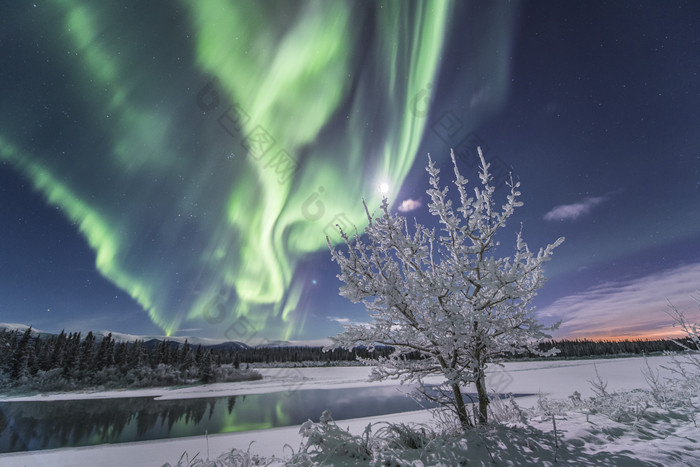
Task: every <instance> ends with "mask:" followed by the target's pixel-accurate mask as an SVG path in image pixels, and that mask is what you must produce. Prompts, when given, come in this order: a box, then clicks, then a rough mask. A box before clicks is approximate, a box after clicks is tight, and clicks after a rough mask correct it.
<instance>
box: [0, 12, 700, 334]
mask: <svg viewBox="0 0 700 467" xmlns="http://www.w3.org/2000/svg"><path fill="white" fill-rule="evenodd" d="M581 5H582V4H572V6H570V7H569V9H567V8H565V7H563V6H557V5H556V4H555V3H551V2H544V3H542V4H540V5H538V6H534V5H533V4H532V3H529V2H524V3H511V2H492V3H485V2H455V3H451V2H446V1H428V2H418V1H386V2H370V1H366V2H357V1H339V0H331V1H320V0H319V1H281V0H279V1H278V0H274V1H271V0H265V1H243V0H235V1H213V0H212V1H201V2H165V1H159V2H149V3H148V4H147V5H146V4H142V3H139V2H111V1H110V2H99V3H96V2H88V1H81V0H60V1H52V2H48V1H47V2H41V1H36V2H29V3H27V2H23V3H21V4H20V3H17V4H15V5H13V6H11V7H6V9H7V14H4V15H3V19H2V20H0V24H1V25H2V36H0V37H1V40H2V42H1V46H2V51H3V52H2V53H3V57H4V59H3V60H4V65H3V71H2V72H0V73H1V74H0V88H1V89H2V98H1V99H2V101H1V104H2V106H1V107H0V108H1V109H2V110H1V111H0V164H1V165H0V171H1V172H0V176H1V178H0V180H7V181H8V182H7V183H5V185H4V187H2V190H3V191H0V196H2V198H0V203H2V205H3V208H2V209H3V210H2V211H1V212H0V215H1V216H2V217H0V219H2V222H3V227H2V228H1V229H0V235H2V237H0V238H1V239H2V242H1V243H0V245H1V246H0V264H2V263H4V264H5V265H7V266H6V267H5V266H2V270H3V271H2V276H0V278H1V279H2V284H3V285H2V290H1V293H2V296H0V322H23V323H26V324H33V325H34V326H35V327H37V328H41V329H45V330H48V331H56V330H58V331H60V329H61V328H62V327H66V326H67V327H71V326H84V327H94V326H97V328H98V329H106V328H110V329H111V330H114V331H123V332H130V333H140V334H157V333H162V334H166V335H192V334H197V335H201V336H205V337H211V338H215V339H230V340H255V339H257V340H260V339H271V340H274V339H285V340H289V339H320V338H324V337H326V336H327V335H328V334H329V333H334V332H337V331H339V330H340V326H339V324H338V323H343V322H348V321H358V320H360V321H361V320H362V319H363V314H362V313H363V311H362V310H361V309H358V308H357V307H353V306H352V305H350V304H348V303H345V302H343V301H342V299H340V298H338V296H337V291H338V282H337V281H336V280H335V279H334V275H335V274H336V273H337V271H336V270H335V268H334V265H333V264H331V263H330V257H329V254H328V251H327V247H326V235H330V237H331V240H335V237H334V235H335V229H334V224H336V223H339V224H341V225H343V226H345V227H350V226H352V225H355V226H357V228H358V229H362V226H363V219H364V213H363V210H362V207H361V200H362V198H364V199H366V200H367V203H368V205H369V206H377V205H378V203H379V201H380V199H381V193H380V190H379V188H378V187H379V186H380V184H384V185H385V186H387V187H388V189H389V192H388V194H389V196H390V197H391V198H392V201H394V206H395V207H396V208H398V207H399V206H406V207H407V208H406V212H407V213H410V214H409V215H410V216H413V215H415V216H416V217H417V218H418V219H419V220H421V221H423V222H427V221H429V216H427V210H426V208H425V206H422V207H421V196H424V194H425V185H426V183H427V180H426V178H425V175H424V171H423V168H424V166H425V159H426V154H427V153H428V152H430V153H431V154H433V155H434V156H435V155H439V157H441V158H442V159H441V160H442V161H443V162H444V163H445V164H447V161H448V153H449V147H450V146H453V147H456V148H457V147H458V145H459V143H460V141H473V140H478V141H480V142H481V143H480V144H484V145H487V146H488V150H489V151H488V153H487V159H490V160H491V161H492V163H493V164H494V166H496V165H497V164H500V165H501V166H502V167H503V168H506V169H507V170H512V171H513V173H514V174H515V176H516V177H517V178H519V179H520V181H521V182H522V184H523V188H522V191H523V194H524V195H525V203H526V207H525V208H524V209H523V212H522V213H521V215H520V216H517V217H518V222H519V221H522V222H523V225H524V237H525V239H526V240H528V242H529V243H531V244H532V245H533V246H537V247H539V246H540V245H543V244H545V243H546V242H549V241H552V240H553V239H554V238H557V237H558V236H560V235H565V236H566V237H567V244H566V245H565V246H563V247H562V252H561V253H560V257H557V258H555V260H554V261H553V262H552V263H551V267H550V268H549V269H548V275H549V276H550V278H551V281H550V284H548V286H547V287H546V288H545V290H543V293H542V296H541V302H540V308H541V309H542V310H543V315H544V316H548V317H553V318H556V317H563V318H564V319H565V321H566V319H567V317H568V318H570V319H571V322H572V323H580V322H582V323H583V324H577V325H576V328H575V329H574V328H573V327H572V328H570V329H569V330H568V332H569V334H570V335H575V336H578V335H582V333H583V334H586V333H587V334H586V335H590V336H593V337H595V336H598V335H604V334H605V333H606V332H608V334H609V335H623V334H630V333H632V332H634V331H632V330H631V328H630V329H627V330H623V329H622V328H620V330H612V327H614V326H612V325H611V324H604V325H603V324H600V325H596V326H592V325H591V321H586V319H585V317H586V314H587V313H591V315H590V316H598V315H599V313H594V312H592V311H587V308H585V307H584V308H583V309H580V310H578V308H576V307H578V306H579V305H580V303H581V302H586V301H587V300H589V299H591V297H595V300H597V301H595V303H593V302H591V303H593V304H592V305H591V306H594V305H595V306H601V304H602V303H603V302H604V301H605V300H604V299H603V298H601V296H600V294H601V293H602V294H603V295H604V296H605V297H604V298H608V297H609V294H610V293H612V292H611V291H610V290H609V289H607V288H606V287H603V286H602V285H601V284H610V283H616V284H618V283H619V285H620V286H619V287H618V288H616V289H615V293H618V292H619V293H622V292H624V291H628V290H636V289H635V286H634V284H637V283H638V282H635V281H642V282H644V281H651V280H652V279H651V278H652V277H653V274H655V273H657V272H658V273H663V274H665V275H664V278H668V277H669V274H671V273H672V271H682V272H683V277H692V276H693V271H695V269H694V265H696V264H698V262H700V256H699V254H700V251H698V248H697V243H696V242H695V241H696V240H700V227H699V226H698V225H699V224H698V223H697V222H693V221H691V219H697V217H698V214H700V204H699V203H700V201H699V200H700V192H699V191H698V190H699V188H698V183H700V182H699V180H700V175H699V173H698V170H699V168H700V159H699V158H700V139H699V136H698V135H699V134H700V133H698V132H697V123H698V121H700V120H698V118H699V117H700V115H699V114H698V111H697V108H698V107H700V106H696V105H695V104H700V96H699V89H700V88H699V85H698V80H699V77H698V76H697V65H698V64H699V63H700V59H699V58H698V56H697V52H693V51H692V50H693V47H694V50H697V45H698V44H699V42H698V40H699V39H698V38H699V35H698V34H699V33H698V32H697V31H694V30H693V28H692V27H691V23H692V21H691V18H693V17H697V14H698V7H697V6H694V5H693V4H691V3H687V2H680V3H678V7H677V8H676V9H674V8H675V7H667V8H664V7H662V6H660V5H656V4H654V3H650V2H647V3H644V5H645V6H643V7H639V8H638V9H635V8H631V7H630V9H629V11H626V10H625V9H624V8H622V7H613V6H610V5H608V4H606V3H605V2H594V6H592V7H590V9H586V8H584V7H583V6H581ZM681 6H682V7H683V8H684V9H685V10H682V11H681ZM676 10H678V11H676ZM686 10H689V11H686ZM602 13H605V14H602ZM689 13H691V14H689ZM693 15H696V16H693ZM654 17H660V18H661V21H659V22H657V23H654V21H652V19H653V18H654ZM623 19H628V20H629V22H628V23H625V21H623ZM616 21H618V22H617V23H616ZM562 25H568V26H562ZM581 31H588V32H589V33H590V35H589V36H588V37H587V38H583V36H582V35H581ZM545 38H546V39H545ZM553 38H555V39H556V40H553ZM693 41H695V42H693ZM654 44H656V46H657V49H656V50H654ZM689 44H695V45H694V46H692V45H689ZM606 54H607V55H606ZM649 64H651V65H652V66H648V65H649ZM692 69H695V70H696V73H695V75H693V74H691V73H692V72H690V71H689V70H692ZM448 117H449V118H448ZM445 133H448V134H449V135H450V138H452V137H454V139H455V141H453V142H452V141H449V138H445V137H444V136H445ZM476 134H478V136H475V135H476ZM650 135H657V136H656V137H655V138H651V136H650ZM469 138H471V139H469ZM446 139H447V141H446ZM468 178H470V179H475V177H474V176H473V175H472V176H469V177H468ZM445 181H446V180H445ZM423 201H425V198H423ZM557 209H558V210H557ZM56 213H58V215H56ZM552 213H554V214H552ZM572 213H573V214H572ZM18 219H19V220H18ZM515 227H516V226H513V228H515ZM45 228H48V229H49V231H48V232H47V233H45V234H43V233H42V236H34V235H33V234H32V233H31V232H38V231H41V232H43V230H42V229H45ZM42 238H43V240H42ZM63 238H66V239H67V240H66V241H65V242H62V244H60V245H58V244H56V245H55V246H54V247H53V249H52V248H51V246H50V245H52V244H54V241H55V240H56V239H61V240H60V241H62V239H63ZM47 239H48V240H47ZM504 243H507V242H505V241H504ZM62 255H65V256H62ZM555 256H556V255H555ZM53 257H56V258H62V259H60V260H58V259H57V260H56V264H54V263H53V259H52V258H53ZM46 261H51V267H49V268H47V267H46V264H47V263H46ZM615 265H620V266H619V267H617V266H615ZM689 268H690V269H689ZM688 271H691V272H690V273H688ZM671 277H674V276H672V274H671ZM669 280H670V281H671V282H673V280H672V279H669ZM618 281H622V282H618ZM652 282H653V281H652ZM697 282H698V284H697V285H696V286H695V287H696V288H700V281H697ZM675 283H677V282H675ZM683 283H684V284H685V283H686V282H683ZM630 284H632V285H630ZM630 287H631V288H630ZM601 291H603V292H601ZM686 292H687V287H679V288H678V290H677V291H674V293H677V295H675V297H676V298H679V297H680V299H681V300H685V298H683V297H686V296H687V293H686ZM690 292H692V290H690ZM115 296H116V297H121V298H120V299H119V303H115V302H114V300H113V299H112V297H115ZM572 297H579V298H580V299H581V300H580V301H579V302H576V303H577V305H576V307H571V306H570V303H571V302H570V300H571V299H572ZM601 300H602V301H601ZM612 302H613V303H617V302H616V301H615V300H612ZM562 304H567V306H566V307H564V306H563V305H562ZM630 306H632V305H630ZM574 308H576V309H577V310H578V311H577V312H576V313H577V314H576V316H570V313H572V312H571V311H570V310H572V309H574ZM660 314H661V316H659V320H658V321H654V322H652V321H648V322H647V321H644V323H643V325H642V324H635V326H636V328H638V331H639V332H650V330H651V329H652V328H657V327H658V326H659V325H660V323H662V322H663V321H664V316H663V310H660ZM622 315H623V314H621V315H620V316H622ZM625 316H627V315H625ZM145 317H147V318H148V319H145ZM364 319H366V317H365V318H364ZM619 319H623V318H619ZM81 323H82V324H81ZM586 323H588V324H586ZM565 326H566V325H565ZM565 326H564V328H563V329H566V327H565ZM586 326H588V327H586ZM117 328H118V329H117ZM606 329H607V331H606Z"/></svg>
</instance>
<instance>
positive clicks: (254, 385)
mask: <svg viewBox="0 0 700 467" xmlns="http://www.w3.org/2000/svg"><path fill="white" fill-rule="evenodd" d="M648 360H649V364H650V366H651V367H652V368H654V369H660V370H661V374H662V376H663V375H669V373H668V372H667V371H665V370H663V369H662V368H661V366H662V365H668V364H669V363H670V358H669V357H665V356H658V357H649V359H648ZM594 365H595V367H597V369H598V373H599V374H600V376H601V377H602V379H604V380H607V381H608V387H607V389H608V391H609V392H613V391H627V390H632V389H635V388H647V384H646V381H645V379H644V376H643V374H642V369H643V368H645V363H644V359H643V358H615V359H598V360H573V361H571V360H569V361H530V362H511V363H506V364H505V367H504V368H503V369H501V368H499V367H496V366H494V367H492V368H489V370H488V371H489V378H488V383H489V388H490V389H494V390H496V391H498V392H502V393H505V392H513V393H520V394H522V393H529V394H539V393H541V394H544V395H547V396H549V397H550V398H553V399H566V398H567V397H568V396H570V395H571V394H572V393H573V392H574V391H579V392H580V393H581V395H582V396H583V397H588V396H592V395H593V392H592V390H591V388H590V383H589V381H590V380H594V379H595V377H596V376H595V367H594ZM259 371H260V372H261V373H262V374H263V376H264V378H263V380H259V381H244V382H237V383H218V384H211V385H207V386H196V387H188V388H177V389H171V388H151V389H137V390H122V391H104V392H82V393H65V394H50V395H34V396H29V397H1V398H0V400H2V401H9V400H15V401H19V400H21V401H31V400H70V399H87V398H114V397H136V396H153V397H157V398H159V399H175V398H199V397H218V396H229V395H243V394H262V393H269V392H276V391H285V390H304V389H332V388H338V389H340V388H352V387H357V388H361V387H365V386H374V385H379V384H382V385H394V384H396V382H395V381H384V382H369V381H368V375H369V372H370V371H371V368H370V367H358V366H350V367H323V368H291V369H290V368H264V369H260V370H259ZM434 382H438V381H437V380H436V381H434ZM537 398H538V396H537V395H534V396H529V397H522V398H519V399H517V401H518V404H519V405H520V406H522V407H532V406H534V405H535V404H536V402H537ZM308 416H309V418H310V419H312V420H314V421H317V420H318V417H319V416H320V414H315V413H313V414H312V413H310V414H308ZM380 421H386V422H395V423H399V422H401V423H414V422H415V423H427V422H430V421H431V415H430V413H429V412H427V411H417V412H406V413H400V414H393V415H382V416H377V417H366V418H361V419H352V420H338V421H337V424H338V426H340V427H342V428H349V429H350V431H351V432H352V433H353V434H356V435H359V434H361V433H362V431H363V429H364V428H365V427H366V426H367V424H368V423H374V422H380ZM591 421H592V423H589V422H586V418H585V416H584V415H576V414H575V415H570V416H567V417H564V419H563V420H559V419H558V420H557V428H558V430H559V431H560V432H561V433H563V434H564V438H563V442H564V443H566V442H567V440H573V441H571V442H572V443H579V442H584V443H585V444H586V447H587V452H590V453H593V454H596V453H597V454H598V455H603V456H604V455H605V453H613V452H623V453H625V455H626V456H630V455H631V456H638V458H639V459H640V464H639V465H649V464H645V462H648V461H649V459H654V458H655V456H660V455H666V457H665V458H664V459H666V460H668V459H677V460H678V462H679V463H677V464H671V465H700V429H699V428H696V427H693V426H692V424H691V425H690V426H689V427H683V428H682V429H680V430H678V431H677V432H676V433H675V435H673V436H665V437H660V438H656V439H651V440H644V442H639V440H638V439H633V437H631V436H630V437H629V439H627V438H625V436H626V435H621V436H617V437H616V438H615V437H614V436H613V437H611V435H610V433H611V430H615V429H616V425H619V424H616V423H615V422H613V421H610V420H608V419H603V418H600V417H599V418H596V419H595V420H593V418H591ZM537 423H539V424H540V425H541V426H537ZM535 425H536V428H539V429H541V430H543V431H547V430H548V429H549V430H550V431H551V420H542V421H541V422H535ZM548 427H549V428H548ZM617 431H619V428H617ZM613 438H615V440H614V441H615V442H613ZM579 440H581V441H579ZM301 441H302V437H301V436H300V435H299V426H290V427H281V428H273V429H267V430H258V431H248V432H238V433H230V434H214V435H209V437H208V452H209V458H210V459H215V458H216V457H217V456H219V454H221V453H223V452H226V451H229V450H230V449H231V448H238V449H242V450H244V451H245V450H246V449H248V446H249V445H250V443H251V442H253V444H252V446H251V448H250V451H251V452H254V453H258V454H261V455H264V456H272V455H274V456H277V457H284V456H285V454H287V455H288V454H289V453H290V452H289V448H286V450H285V447H284V445H285V444H289V446H291V447H292V448H293V449H294V450H295V451H296V450H297V449H298V447H299V445H300V443H301ZM689 442H690V443H693V444H692V445H689V444H688V443H689ZM694 443H697V444H694ZM185 451H187V452H188V455H189V457H190V459H191V458H192V457H193V456H194V455H195V454H197V453H199V457H198V458H200V459H201V458H205V459H206V458H207V440H206V439H205V438H204V437H203V436H198V437H187V438H175V439H166V440H156V441H146V442H135V443H121V444H103V445H98V446H90V447H80V448H62V449H51V450H43V451H33V452H20V453H8V454H0V465H3V466H86V465H115V466H116V465H130V466H142V465H143V466H147V465H148V466H162V465H163V464H164V463H166V462H170V463H171V464H172V465H176V464H177V462H178V460H179V459H180V457H181V455H182V454H183V452H185ZM603 458H604V457H603ZM598 459H599V460H600V459H601V458H600V457H599V458H598ZM688 459H691V461H688ZM599 460H598V462H599ZM696 462H697V463H696ZM544 463H545V464H547V462H544ZM582 465H614V464H594V463H591V464H587V463H584V464H582ZM666 465H669V464H666Z"/></svg>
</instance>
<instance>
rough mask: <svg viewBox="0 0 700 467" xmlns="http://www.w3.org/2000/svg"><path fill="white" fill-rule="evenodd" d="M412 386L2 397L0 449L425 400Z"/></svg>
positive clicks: (256, 425)
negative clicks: (412, 393) (163, 396)
mask: <svg viewBox="0 0 700 467" xmlns="http://www.w3.org/2000/svg"><path fill="white" fill-rule="evenodd" d="M407 391H408V388H406V387H403V388H401V392H399V390H397V388H395V387H372V388H350V389H308V390H302V391H293V392H278V393H271V394H255V395H247V396H229V397H216V398H201V399H176V400H154V399H153V398H150V397H131V398H121V399H91V400H71V401H35V402H2V403H0V452H12V451H27V450H29V451H31V450H39V449H51V448H58V447H68V446H90V445H95V444H102V443H123V442H129V441H144V440H153V439H163V438H177V437H182V436H197V435H203V434H204V432H205V430H207V431H208V432H209V433H228V432H234V431H245V430H256V429H265V428H273V427H279V426H288V425H297V424H301V423H303V422H305V421H306V420H307V419H309V418H313V419H315V418H316V417H318V415H319V414H320V413H321V412H322V411H323V410H325V409H330V410H331V411H332V412H333V416H334V418H336V419H338V420H339V419H343V418H356V417H366V416H372V415H384V414H388V413H396V412H405V411H410V410H417V409H420V408H421V407H420V406H419V405H418V404H417V403H416V402H415V401H414V400H412V399H411V398H409V397H407V396H406V394H405V393H406V392H407Z"/></svg>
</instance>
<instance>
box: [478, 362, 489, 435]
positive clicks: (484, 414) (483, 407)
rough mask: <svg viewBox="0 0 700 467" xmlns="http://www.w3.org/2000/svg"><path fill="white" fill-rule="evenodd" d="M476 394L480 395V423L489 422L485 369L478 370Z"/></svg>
mask: <svg viewBox="0 0 700 467" xmlns="http://www.w3.org/2000/svg"><path fill="white" fill-rule="evenodd" d="M476 394H477V396H478V397H479V425H485V424H486V423H488V407H489V396H488V393H487V392H486V375H485V374H484V370H482V369H479V370H478V377H477V378H476Z"/></svg>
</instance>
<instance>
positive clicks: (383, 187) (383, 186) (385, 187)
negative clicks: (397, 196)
mask: <svg viewBox="0 0 700 467" xmlns="http://www.w3.org/2000/svg"><path fill="white" fill-rule="evenodd" d="M379 192H380V193H381V194H382V196H386V195H387V194H389V184H388V183H386V182H382V183H380V184H379Z"/></svg>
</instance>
